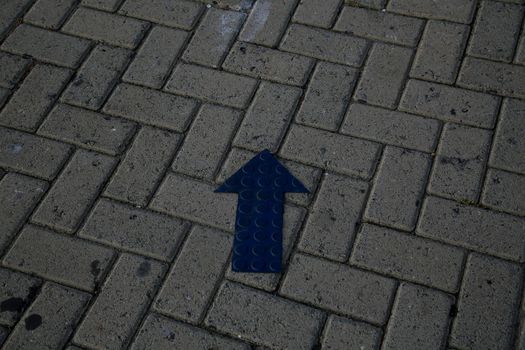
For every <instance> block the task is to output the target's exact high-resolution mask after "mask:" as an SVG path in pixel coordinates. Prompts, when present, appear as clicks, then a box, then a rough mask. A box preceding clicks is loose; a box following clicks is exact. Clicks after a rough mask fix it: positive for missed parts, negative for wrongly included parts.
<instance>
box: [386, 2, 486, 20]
mask: <svg viewBox="0 0 525 350" xmlns="http://www.w3.org/2000/svg"><path fill="white" fill-rule="evenodd" d="M387 9H388V11H391V12H396V13H401V14H403V15H407V16H415V17H424V18H430V19H444V20H447V21H451V22H460V23H470V22H471V21H472V16H473V15H474V10H475V9H476V1H475V0H464V1H461V2H458V1H457V0H441V1H434V0H392V1H390V2H389V3H388V7H387Z"/></svg>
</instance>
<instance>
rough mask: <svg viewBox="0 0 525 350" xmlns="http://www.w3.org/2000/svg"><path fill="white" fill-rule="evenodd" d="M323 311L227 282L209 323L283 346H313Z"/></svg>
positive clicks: (252, 338) (264, 342) (231, 333)
mask: <svg viewBox="0 0 525 350" xmlns="http://www.w3.org/2000/svg"><path fill="white" fill-rule="evenodd" d="M321 318H322V313H321V311H318V310H315V309H313V308H310V307H308V306H304V305H301V304H297V303H294V302H292V301H289V300H285V299H282V298H280V297H278V296H275V295H271V294H268V293H264V292H260V291H255V290H254V289H251V288H248V287H243V286H241V285H239V284H236V283H231V282H226V283H224V284H223V285H222V286H221V287H220V289H219V291H218V293H217V296H216V297H215V301H214V303H213V304H212V306H211V309H210V311H209V312H208V315H207V317H206V320H205V324H206V325H207V326H208V327H211V328H213V329H217V330H219V331H221V332H223V333H227V334H230V335H232V336H235V337H237V338H239V339H246V340H250V341H253V342H256V343H259V344H262V345H266V346H269V347H273V348H279V349H289V348H294V349H311V348H312V346H313V345H314V344H315V341H316V334H317V333H318V331H319V328H320V326H321V324H320V323H321Z"/></svg>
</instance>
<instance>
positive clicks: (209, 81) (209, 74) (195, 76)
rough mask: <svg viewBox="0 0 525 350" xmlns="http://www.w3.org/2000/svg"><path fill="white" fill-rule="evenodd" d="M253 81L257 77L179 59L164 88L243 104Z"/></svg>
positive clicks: (250, 94)
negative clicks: (205, 66) (195, 64)
mask: <svg viewBox="0 0 525 350" xmlns="http://www.w3.org/2000/svg"><path fill="white" fill-rule="evenodd" d="M256 85H257V81H256V80H255V79H252V78H248V77H243V76H239V75H235V74H231V73H227V72H223V71H217V70H213V69H208V68H204V67H201V66H194V65H190V64H184V63H181V64H179V65H178V66H177V67H176V68H175V71H174V72H173V75H172V76H171V78H170V79H169V80H168V83H167V85H166V90H167V91H170V92H174V93H178V94H182V95H188V96H191V97H196V98H199V99H202V100H204V101H207V102H212V103H218V104H223V105H226V106H230V107H237V108H244V107H246V106H247V104H248V102H249V100H250V98H251V97H252V94H253V90H254V89H255V86H256Z"/></svg>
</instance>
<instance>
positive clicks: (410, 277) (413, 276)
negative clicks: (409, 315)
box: [350, 224, 465, 349]
mask: <svg viewBox="0 0 525 350" xmlns="http://www.w3.org/2000/svg"><path fill="white" fill-rule="evenodd" d="M464 256H465V254H464V251H463V250H462V249H459V248H457V247H454V246H447V245H444V244H441V243H437V242H435V241H431V240H427V239H424V238H420V237H417V236H415V235H411V234H405V233H401V232H399V231H394V230H391V229H387V228H383V227H379V226H375V225H369V224H365V225H363V226H362V228H361V231H360V232H359V233H358V234H357V239H356V242H355V243H354V248H353V253H352V257H351V258H350V263H351V264H354V265H357V266H359V267H362V268H364V269H370V270H373V271H377V272H379V273H383V274H386V275H391V276H393V277H395V278H399V279H402V280H406V281H411V282H416V283H420V284H423V285H427V286H429V287H433V288H438V289H442V290H444V291H447V292H451V293H454V292H456V291H457V290H458V289H459V284H460V281H461V274H462V268H463V260H464ZM411 348H424V347H417V346H413V347H410V346H407V347H406V349H411Z"/></svg>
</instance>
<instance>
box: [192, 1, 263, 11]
mask: <svg viewBox="0 0 525 350" xmlns="http://www.w3.org/2000/svg"><path fill="white" fill-rule="evenodd" d="M198 1H200V2H202V3H204V4H208V5H211V6H214V7H217V8H220V9H226V10H234V11H246V10H249V9H250V8H252V6H253V3H254V2H255V1H256V0H198Z"/></svg>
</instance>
